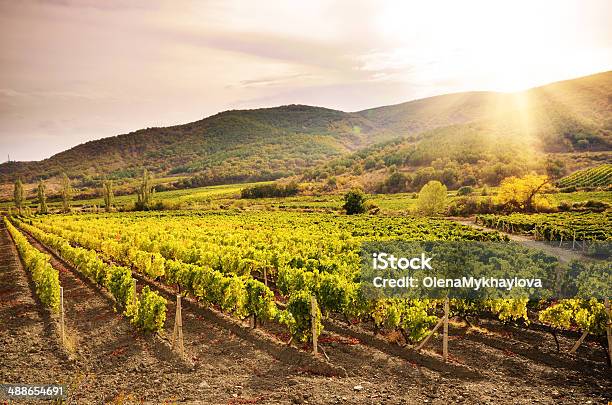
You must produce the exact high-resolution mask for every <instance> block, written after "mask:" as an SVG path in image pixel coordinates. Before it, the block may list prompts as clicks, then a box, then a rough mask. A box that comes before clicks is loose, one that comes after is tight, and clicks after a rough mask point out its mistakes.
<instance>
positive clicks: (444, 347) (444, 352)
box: [442, 297, 450, 363]
mask: <svg viewBox="0 0 612 405" xmlns="http://www.w3.org/2000/svg"><path fill="white" fill-rule="evenodd" d="M449 311H450V309H449V304H448V297H446V299H445V300H444V337H443V339H442V358H443V359H444V362H445V363H446V361H447V360H448V313H449Z"/></svg>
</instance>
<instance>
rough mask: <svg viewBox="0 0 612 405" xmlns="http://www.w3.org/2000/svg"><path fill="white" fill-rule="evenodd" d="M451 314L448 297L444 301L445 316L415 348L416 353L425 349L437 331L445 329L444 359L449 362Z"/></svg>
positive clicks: (443, 342)
mask: <svg viewBox="0 0 612 405" xmlns="http://www.w3.org/2000/svg"><path fill="white" fill-rule="evenodd" d="M449 312H450V310H449V302H448V297H446V299H445V300H444V316H443V317H442V319H440V320H439V321H438V323H437V324H436V326H434V328H433V329H432V330H431V332H430V333H429V334H428V335H427V336H426V337H425V339H423V340H422V341H421V343H419V344H418V346H417V347H416V348H415V350H416V351H419V350H421V349H422V348H423V347H425V345H426V344H427V342H429V339H431V337H432V336H433V335H434V333H436V331H437V330H438V329H440V328H441V327H443V340H442V357H443V358H444V361H445V362H446V361H447V360H448V318H449Z"/></svg>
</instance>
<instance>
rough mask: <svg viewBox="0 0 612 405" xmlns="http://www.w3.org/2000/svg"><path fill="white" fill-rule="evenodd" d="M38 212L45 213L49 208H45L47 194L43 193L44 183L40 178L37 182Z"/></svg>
mask: <svg viewBox="0 0 612 405" xmlns="http://www.w3.org/2000/svg"><path fill="white" fill-rule="evenodd" d="M37 191H38V212H39V213H41V214H47V213H48V212H49V209H48V208H47V196H46V195H45V183H44V182H43V181H42V180H41V181H40V182H38V188H37Z"/></svg>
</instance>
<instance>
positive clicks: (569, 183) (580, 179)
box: [557, 164, 612, 189]
mask: <svg viewBox="0 0 612 405" xmlns="http://www.w3.org/2000/svg"><path fill="white" fill-rule="evenodd" d="M557 184H558V186H559V187H561V188H575V189H583V188H596V187H609V186H610V185H611V184H612V164H606V165H601V166H597V167H592V168H589V169H583V170H579V171H577V172H575V173H572V174H570V175H569V176H567V177H564V178H562V179H561V180H559V181H558V183H557Z"/></svg>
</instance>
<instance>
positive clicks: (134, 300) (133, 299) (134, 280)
mask: <svg viewBox="0 0 612 405" xmlns="http://www.w3.org/2000/svg"><path fill="white" fill-rule="evenodd" d="M132 286H133V287H134V296H133V297H132V304H134V305H136V298H137V296H138V290H137V289H136V279H135V278H133V279H132Z"/></svg>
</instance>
